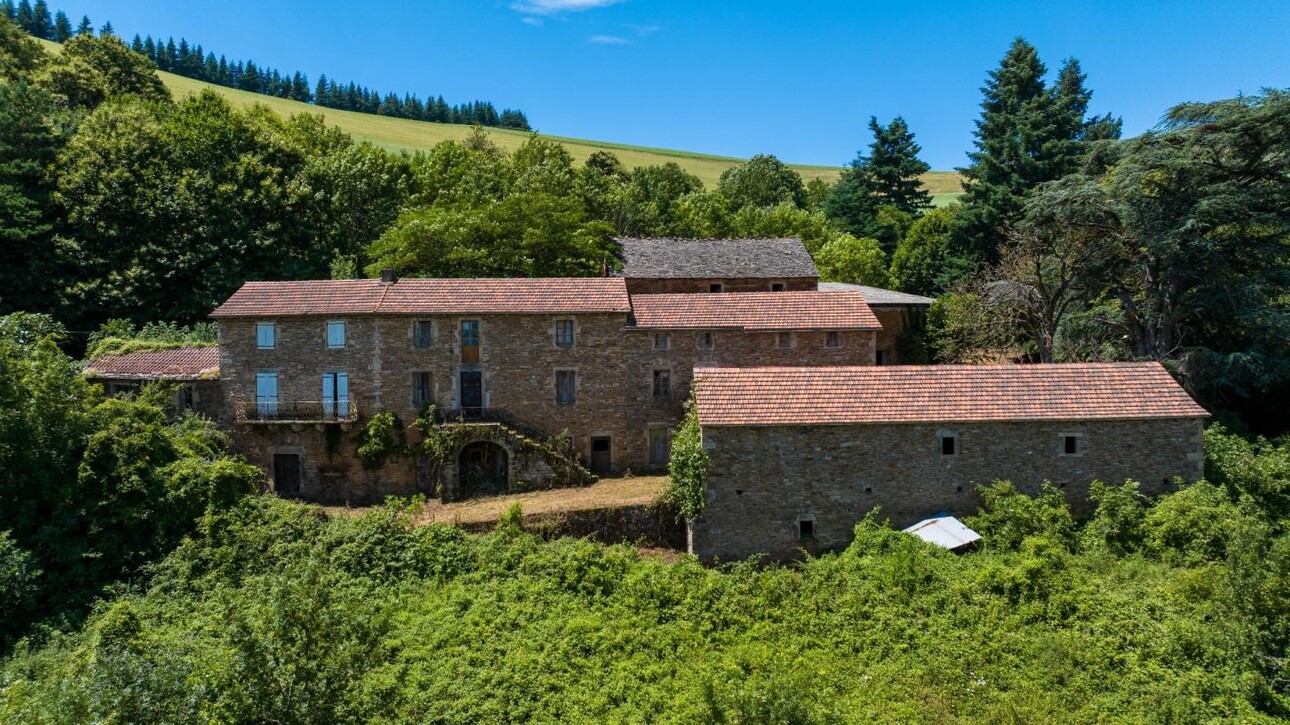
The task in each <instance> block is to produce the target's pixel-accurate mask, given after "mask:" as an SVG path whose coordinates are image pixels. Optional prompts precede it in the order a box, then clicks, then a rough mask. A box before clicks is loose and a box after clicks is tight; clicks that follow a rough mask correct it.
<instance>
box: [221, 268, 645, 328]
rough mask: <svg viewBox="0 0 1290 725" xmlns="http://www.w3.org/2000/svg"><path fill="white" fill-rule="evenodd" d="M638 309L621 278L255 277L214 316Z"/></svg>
mask: <svg viewBox="0 0 1290 725" xmlns="http://www.w3.org/2000/svg"><path fill="white" fill-rule="evenodd" d="M630 311H631V303H630V302H629V301H628V299H627V286H626V283H625V282H624V281H623V280H622V279H621V278H617V277H571V278H538V279H517V278H507V279H400V280H398V281H397V282H393V283H385V282H382V281H380V280H376V279H347V280H312V281H307V282H247V283H246V284H244V285H242V288H241V289H239V290H238V291H237V292H235V293H233V296H232V297H230V298H228V300H227V301H225V302H224V304H222V305H220V306H219V307H218V308H216V309H215V311H214V312H212V313H211V317H212V318H215V319H220V318H229V317H288V316H306V315H378V314H379V315H433V314H448V315H451V314H533V315H537V314H562V313H588V312H606V313H610V312H630Z"/></svg>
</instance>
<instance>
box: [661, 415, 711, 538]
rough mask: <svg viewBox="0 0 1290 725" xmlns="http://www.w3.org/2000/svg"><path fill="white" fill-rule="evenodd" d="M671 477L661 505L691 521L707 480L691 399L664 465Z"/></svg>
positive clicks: (703, 497)
mask: <svg viewBox="0 0 1290 725" xmlns="http://www.w3.org/2000/svg"><path fill="white" fill-rule="evenodd" d="M667 473H668V476H669V478H670V480H669V481H668V484H667V490H665V491H664V492H663V502H664V503H665V504H667V505H669V506H672V507H673V508H675V509H676V511H677V515H678V516H679V517H680V518H682V519H692V518H694V517H696V516H698V515H699V514H700V513H701V512H702V511H703V505H704V504H705V503H707V495H706V494H705V493H704V484H705V483H706V482H707V480H708V452H707V451H705V450H703V431H702V429H700V428H699V413H698V409H697V408H696V406H695V404H694V397H693V396H691V398H690V402H689V404H688V405H687V406H686V413H685V418H684V419H683V420H682V421H681V425H680V426H678V427H677V429H676V433H675V435H673V437H672V456H671V458H670V459H669V460H668V463H667Z"/></svg>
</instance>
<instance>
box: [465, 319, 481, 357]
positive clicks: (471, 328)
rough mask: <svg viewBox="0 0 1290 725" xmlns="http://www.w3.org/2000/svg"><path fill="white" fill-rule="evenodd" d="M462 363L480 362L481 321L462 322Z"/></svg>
mask: <svg viewBox="0 0 1290 725" xmlns="http://www.w3.org/2000/svg"><path fill="white" fill-rule="evenodd" d="M461 361H462V362H464V363H477V362H479V320H462V322H461Z"/></svg>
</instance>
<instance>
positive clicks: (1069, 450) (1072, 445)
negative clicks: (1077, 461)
mask: <svg viewBox="0 0 1290 725" xmlns="http://www.w3.org/2000/svg"><path fill="white" fill-rule="evenodd" d="M1083 452H1084V436H1081V435H1077V434H1072V433H1064V434H1062V455H1063V456H1078V455H1080V454H1082V453H1083Z"/></svg>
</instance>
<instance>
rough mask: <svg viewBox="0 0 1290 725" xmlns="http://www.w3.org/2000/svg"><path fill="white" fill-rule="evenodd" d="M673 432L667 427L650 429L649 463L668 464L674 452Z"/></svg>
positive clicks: (654, 464) (653, 464)
mask: <svg viewBox="0 0 1290 725" xmlns="http://www.w3.org/2000/svg"><path fill="white" fill-rule="evenodd" d="M671 449H672V432H671V431H669V430H668V429H667V428H650V429H649V464H650V465H651V466H666V465H667V461H668V458H669V457H670V456H671V453H672V450H671Z"/></svg>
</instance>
